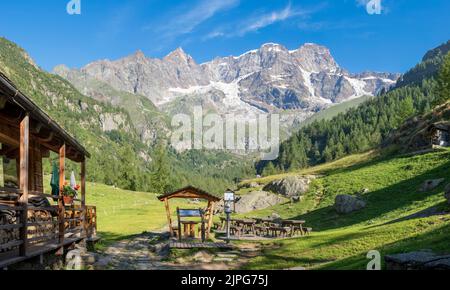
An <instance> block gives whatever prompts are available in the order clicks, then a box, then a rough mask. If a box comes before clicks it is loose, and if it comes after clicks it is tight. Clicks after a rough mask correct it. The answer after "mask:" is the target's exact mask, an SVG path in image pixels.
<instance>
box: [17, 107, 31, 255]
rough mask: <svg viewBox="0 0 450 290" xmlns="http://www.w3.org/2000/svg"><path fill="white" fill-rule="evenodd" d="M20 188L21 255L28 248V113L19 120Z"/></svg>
mask: <svg viewBox="0 0 450 290" xmlns="http://www.w3.org/2000/svg"><path fill="white" fill-rule="evenodd" d="M19 154H20V157H19V158H20V161H19V163H20V174H19V176H20V189H21V191H22V196H21V197H20V205H21V206H22V212H21V215H20V217H21V218H20V223H22V227H21V228H20V239H21V240H22V244H21V245H20V248H19V252H20V255H21V256H26V255H27V248H28V227H27V223H28V186H29V184H28V178H29V175H28V174H29V172H28V169H29V163H30V159H29V158H30V117H29V116H28V114H27V115H26V116H25V118H24V119H23V120H22V122H20V153H19Z"/></svg>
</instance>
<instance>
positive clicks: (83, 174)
mask: <svg viewBox="0 0 450 290" xmlns="http://www.w3.org/2000/svg"><path fill="white" fill-rule="evenodd" d="M80 186H81V212H82V221H83V224H82V227H83V232H84V235H85V236H86V238H88V221H87V211H86V159H83V161H82V162H81V184H80Z"/></svg>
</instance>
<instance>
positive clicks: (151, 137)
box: [0, 38, 254, 191]
mask: <svg viewBox="0 0 450 290" xmlns="http://www.w3.org/2000/svg"><path fill="white" fill-rule="evenodd" d="M0 70H1V71H2V72H3V73H4V74H5V75H6V76H7V77H8V78H9V79H11V81H13V82H14V83H15V84H16V85H17V87H18V89H19V90H21V91H22V92H23V93H24V94H26V95H27V96H29V97H30V98H31V99H32V100H33V101H34V102H36V103H37V104H38V105H39V106H40V107H41V108H42V109H44V110H45V111H46V112H47V113H48V114H49V115H50V116H51V117H52V118H53V119H55V120H56V121H57V122H58V123H59V124H61V125H62V126H63V127H64V128H65V129H66V130H67V131H68V132H70V133H71V134H72V135H73V136H74V137H75V138H77V139H78V140H79V141H80V142H81V143H82V144H83V145H84V146H85V147H86V148H87V149H88V151H89V152H90V153H91V155H92V158H91V159H90V160H89V162H88V165H87V166H88V168H87V170H88V178H89V180H90V181H95V182H98V183H104V184H108V185H114V186H117V187H120V188H125V189H130V190H144V191H152V190H153V188H152V176H151V171H152V169H153V164H152V160H153V159H154V157H155V152H154V151H155V150H154V144H155V142H156V140H158V139H164V138H166V137H167V136H166V135H167V131H168V130H169V129H168V128H167V123H168V120H167V117H166V116H165V115H164V114H162V113H160V112H159V111H158V110H157V109H156V108H155V106H154V105H153V104H152V103H151V102H150V101H149V100H148V99H146V98H144V97H142V96H138V95H134V94H128V93H124V92H121V91H117V90H115V89H113V88H112V87H111V86H109V85H107V84H104V83H101V82H93V83H91V85H93V86H95V87H96V88H97V89H98V90H97V91H96V93H97V95H96V98H93V97H87V96H85V95H84V94H82V93H80V91H78V90H77V89H76V88H75V87H74V85H72V84H71V83H69V82H68V81H66V80H65V79H63V78H62V77H60V76H57V75H54V74H50V73H47V72H45V71H43V70H42V69H40V68H39V67H38V66H37V65H36V64H35V62H34V61H33V60H32V59H31V57H30V56H29V55H28V54H27V53H26V51H24V50H23V49H22V48H20V47H19V46H17V45H16V44H14V43H13V42H11V41H9V40H7V39H4V38H0ZM80 90H83V88H82V87H80ZM142 111H144V112H146V113H145V114H142ZM167 151H168V154H167V160H166V162H167V163H168V167H169V168H170V170H171V175H170V180H169V187H170V189H176V188H178V187H182V186H186V185H194V186H198V187H203V188H205V190H210V191H220V190H225V189H226V188H227V187H230V186H232V185H233V184H234V180H235V179H237V178H239V177H242V176H246V175H247V176H248V175H249V174H251V175H254V174H253V173H252V171H251V164H249V162H248V161H246V160H243V159H242V158H241V157H238V156H234V155H232V154H227V153H221V154H216V152H204V151H195V152H194V151H193V152H185V153H178V152H175V151H174V150H170V148H169V149H167ZM52 158H55V156H53V157H52ZM49 165H50V162H45V166H46V168H45V169H46V172H47V173H49V172H50V166H49ZM69 166H70V167H71V168H75V166H74V165H73V164H70V163H69Z"/></svg>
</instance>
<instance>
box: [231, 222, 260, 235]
mask: <svg viewBox="0 0 450 290" xmlns="http://www.w3.org/2000/svg"><path fill="white" fill-rule="evenodd" d="M235 223H236V224H237V225H238V226H241V227H242V231H244V232H246V233H250V234H255V225H256V223H257V221H256V220H254V219H242V220H241V219H237V220H235Z"/></svg>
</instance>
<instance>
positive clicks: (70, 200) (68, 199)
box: [63, 196, 73, 205]
mask: <svg viewBox="0 0 450 290" xmlns="http://www.w3.org/2000/svg"><path fill="white" fill-rule="evenodd" d="M63 198H64V204H65V205H72V204H73V197H72V196H64V197H63Z"/></svg>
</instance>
